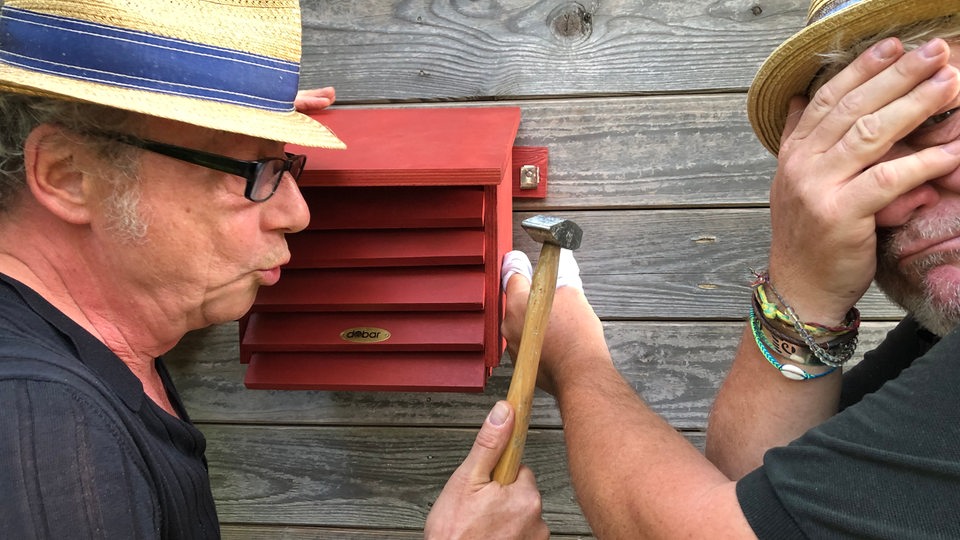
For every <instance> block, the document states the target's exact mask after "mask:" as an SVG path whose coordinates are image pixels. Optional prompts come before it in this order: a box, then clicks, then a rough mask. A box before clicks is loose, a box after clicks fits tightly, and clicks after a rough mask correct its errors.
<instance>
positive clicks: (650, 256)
mask: <svg viewBox="0 0 960 540" xmlns="http://www.w3.org/2000/svg"><path fill="white" fill-rule="evenodd" d="M552 214H554V215H558V216H563V217H566V218H569V219H572V220H573V221H575V222H577V224H579V225H580V226H581V228H583V231H584V232H583V243H582V244H581V247H580V249H579V250H577V252H576V259H577V262H578V264H579V266H580V270H581V276H582V277H583V281H584V287H585V290H586V292H587V297H588V298H589V299H590V301H591V302H592V303H593V305H594V308H595V309H596V310H597V313H598V314H599V315H600V317H601V318H603V319H644V320H650V319H673V320H676V319H681V320H691V319H717V318H721V319H728V320H730V319H741V318H742V317H743V316H744V314H745V313H747V311H748V310H749V309H750V308H749V301H750V287H749V283H750V280H751V269H763V268H765V267H766V264H767V248H768V246H769V243H770V232H769V219H770V218H769V211H768V210H767V209H764V208H758V209H729V210H683V211H681V210H650V211H643V210H631V211H626V210H622V211H595V212H594V211H585V212H581V211H566V212H552ZM531 215H533V213H528V212H518V213H517V214H516V219H517V220H522V219H524V218H526V217H529V216H531ZM514 248H515V249H520V250H523V251H525V252H526V253H528V254H529V255H530V257H531V259H533V260H534V263H535V259H536V257H537V254H538V253H539V249H540V247H539V246H538V245H537V244H536V243H535V242H534V241H533V240H532V239H531V238H530V237H529V235H527V234H526V233H525V232H524V231H523V230H522V228H521V227H519V226H518V227H516V228H515V230H514ZM858 306H859V308H860V309H861V312H862V313H863V316H864V317H865V318H867V319H888V320H892V319H899V318H900V317H902V316H903V312H902V310H901V309H900V308H899V307H897V306H895V305H893V304H892V303H891V302H890V301H889V300H887V298H886V297H885V296H884V295H883V293H881V292H880V291H879V290H877V289H876V288H871V289H870V290H869V291H868V292H867V294H866V295H865V296H864V298H863V299H862V300H861V302H860V303H859V304H858Z"/></svg>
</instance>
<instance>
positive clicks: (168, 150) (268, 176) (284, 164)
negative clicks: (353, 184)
mask: <svg viewBox="0 0 960 540" xmlns="http://www.w3.org/2000/svg"><path fill="white" fill-rule="evenodd" d="M91 135H94V136H97V137H104V138H107V139H110V140H114V141H117V142H119V143H123V144H128V145H130V146H135V147H137V148H142V149H144V150H148V151H150V152H154V153H156V154H160V155H164V156H167V157H172V158H174V159H179V160H180V161H185V162H187V163H192V164H194V165H200V166H201V167H206V168H208V169H213V170H215V171H220V172H225V173H228V174H234V175H237V176H239V177H241V178H243V179H245V180H246V181H247V187H246V189H244V192H243V196H244V197H246V198H247V199H249V200H251V201H253V202H263V201H265V200H267V199H269V198H270V197H272V196H273V194H274V193H275V192H276V191H277V186H279V185H280V180H282V179H283V173H285V172H288V171H289V172H290V175H291V176H293V179H294V180H299V179H300V174H301V173H303V167H304V165H306V163H307V156H304V155H302V154H290V153H288V152H284V154H285V155H286V157H285V158H280V157H275V158H261V159H258V160H256V161H244V160H242V159H233V158H230V157H227V156H221V155H219V154H211V153H209V152H202V151H200V150H193V149H191V148H184V147H182V146H175V145H172V144H166V143H161V142H156V141H151V140H147V139H139V138H137V137H133V136H131V135H124V134H122V133H107V132H96V133H91Z"/></svg>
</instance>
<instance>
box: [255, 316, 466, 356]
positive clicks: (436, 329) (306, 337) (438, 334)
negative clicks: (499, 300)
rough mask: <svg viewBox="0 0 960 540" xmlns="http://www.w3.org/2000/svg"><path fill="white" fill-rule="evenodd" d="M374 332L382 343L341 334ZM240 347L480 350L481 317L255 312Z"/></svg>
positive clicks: (302, 349) (264, 348)
mask: <svg viewBox="0 0 960 540" xmlns="http://www.w3.org/2000/svg"><path fill="white" fill-rule="evenodd" d="M358 328H375V329H379V330H384V331H385V332H388V333H389V338H386V336H377V337H383V338H384V339H383V340H380V341H374V340H357V339H354V340H351V339H349V336H344V332H346V331H348V330H351V329H358ZM242 347H243V349H244V350H245V351H249V352H260V351H285V352H295V351H363V352H374V351H481V350H483V313H482V312H479V311H477V312H465V313H459V312H453V313H367V312H348V313H254V314H252V315H251V316H250V319H249V321H248V322H247V326H246V329H245V330H244V333H243V345H242Z"/></svg>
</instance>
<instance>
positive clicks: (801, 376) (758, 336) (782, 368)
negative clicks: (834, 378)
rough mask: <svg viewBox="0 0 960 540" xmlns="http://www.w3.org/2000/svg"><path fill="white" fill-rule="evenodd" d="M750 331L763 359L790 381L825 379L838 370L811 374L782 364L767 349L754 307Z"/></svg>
mask: <svg viewBox="0 0 960 540" xmlns="http://www.w3.org/2000/svg"><path fill="white" fill-rule="evenodd" d="M750 329H751V330H753V339H754V341H755V342H756V344H757V348H758V349H760V353H761V354H763V357H764V358H766V359H767V362H769V363H770V365H772V366H773V367H775V368H777V371H779V372H780V374H781V375H783V376H784V377H786V378H788V379H790V380H794V381H809V380H812V379H819V378H820V377H825V376H827V375H829V374H831V373H833V372H834V371H836V369H837V368H836V367H831V368H830V369H828V370H827V371H824V372H823V373H810V372H808V371H805V370H804V369H803V368H801V367H799V366H795V365H793V364H782V363H780V362H778V361H777V359H776V358H774V357H773V354H771V353H770V350H769V348H768V347H767V343H766V339H765V338H764V337H763V332H762V331H761V329H760V321H759V317H757V311H756V310H755V309H753V308H752V307H751V308H750Z"/></svg>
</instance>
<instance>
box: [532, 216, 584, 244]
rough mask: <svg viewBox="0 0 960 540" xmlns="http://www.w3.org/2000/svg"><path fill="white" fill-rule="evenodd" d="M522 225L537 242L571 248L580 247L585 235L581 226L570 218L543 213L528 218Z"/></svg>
mask: <svg viewBox="0 0 960 540" xmlns="http://www.w3.org/2000/svg"><path fill="white" fill-rule="evenodd" d="M520 225H521V226H522V227H523V229H524V230H525V231H527V234H529V235H530V237H531V238H533V239H534V240H536V241H537V242H539V243H541V244H556V245H558V246H560V247H561V248H565V249H569V250H574V249H577V248H578V247H580V239H581V238H582V237H583V231H582V230H581V229H580V226H579V225H577V224H576V223H574V222H572V221H570V220H569V219H563V218H558V217H553V216H543V215H541V216H533V217H531V218H527V219H525V220H523V221H522V222H521V223H520Z"/></svg>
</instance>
